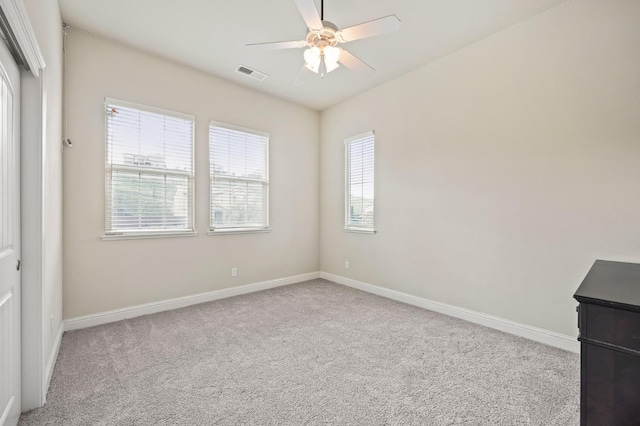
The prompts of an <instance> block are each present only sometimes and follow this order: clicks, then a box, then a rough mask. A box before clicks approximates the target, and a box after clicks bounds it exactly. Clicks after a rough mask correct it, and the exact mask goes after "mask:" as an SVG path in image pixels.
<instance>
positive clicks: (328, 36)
mask: <svg viewBox="0 0 640 426" xmlns="http://www.w3.org/2000/svg"><path fill="white" fill-rule="evenodd" d="M337 32H338V27H337V26H336V25H335V24H334V23H333V22H329V21H322V28H321V29H319V30H312V31H309V34H307V39H306V41H307V44H308V45H309V46H312V47H313V46H315V47H318V48H320V49H323V48H324V47H326V46H332V47H335V45H336V44H338V42H339V40H338V37H337V36H336V33H337Z"/></svg>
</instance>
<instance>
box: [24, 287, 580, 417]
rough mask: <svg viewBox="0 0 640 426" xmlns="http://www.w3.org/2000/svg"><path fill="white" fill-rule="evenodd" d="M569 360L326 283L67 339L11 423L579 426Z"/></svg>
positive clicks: (572, 359)
mask: <svg viewBox="0 0 640 426" xmlns="http://www.w3.org/2000/svg"><path fill="white" fill-rule="evenodd" d="M578 419H579V359H578V355H576V354H573V353H568V352H564V351H562V350H559V349H555V348H552V347H549V346H545V345H542V344H538V343H535V342H532V341H528V340H526V339H522V338H518V337H515V336H512V335H509V334H505V333H501V332H499V331H495V330H492V329H488V328H485V327H481V326H478V325H475V324H471V323H468V322H465V321H462V320H458V319H455V318H450V317H447V316H444V315H440V314H437V313H433V312H430V311H426V310H423V309H420V308H416V307H412V306H408V305H404V304H402V303H397V302H394V301H390V300H387V299H383V298H380V297H377V296H373V295H370V294H367V293H363V292H360V291H357V290H353V289H350V288H346V287H343V286H340V285H337V284H333V283H329V282H327V281H323V280H315V281H309V282H305V283H301V284H295V285H290V286H286V287H280V288H276V289H272V290H267V291H263V292H259V293H253V294H249V295H244V296H239V297H234V298H230V299H224V300H219V301H216V302H211V303H206V304H202V305H197V306H192V307H188V308H184V309H179V310H175V311H171V312H163V313H159V314H154V315H148V316H144V317H140V318H135V319H131V320H126V321H121V322H117V323H113V324H107V325H103V326H98V327H94V328H90V329H84V330H78V331H72V332H67V333H65V334H64V338H63V340H62V347H61V349H60V355H59V357H58V361H57V363H56V366H55V370H54V374H53V379H52V382H51V388H50V390H49V394H48V401H47V404H46V405H45V407H43V408H41V409H37V410H34V411H31V412H30V413H27V414H25V415H23V416H22V418H21V419H20V423H19V424H20V425H23V426H27V425H54V424H55V425H216V424H223V425H236V424H251V425H275V424H278V425H281V424H284V425H302V424H332V425H351V424H355V425H457V424H466V425H509V426H511V425H545V426H549V425H577V424H578Z"/></svg>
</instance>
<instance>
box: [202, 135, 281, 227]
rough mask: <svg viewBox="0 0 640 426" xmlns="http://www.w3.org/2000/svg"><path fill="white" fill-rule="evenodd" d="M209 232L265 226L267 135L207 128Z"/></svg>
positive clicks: (267, 209) (266, 206)
mask: <svg viewBox="0 0 640 426" xmlns="http://www.w3.org/2000/svg"><path fill="white" fill-rule="evenodd" d="M209 167H210V176H211V194H210V215H209V216H210V219H209V225H210V229H211V231H233V230H237V231H241V230H247V231H251V230H261V229H267V228H268V227H269V135H268V134H266V133H262V132H257V131H254V130H249V129H242V128H239V127H235V126H230V125H227V124H220V123H211V126H210V127H209Z"/></svg>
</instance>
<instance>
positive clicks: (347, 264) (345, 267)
mask: <svg viewBox="0 0 640 426" xmlns="http://www.w3.org/2000/svg"><path fill="white" fill-rule="evenodd" d="M344 269H349V261H348V260H345V261H344Z"/></svg>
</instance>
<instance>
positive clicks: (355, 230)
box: [344, 228, 378, 235]
mask: <svg viewBox="0 0 640 426" xmlns="http://www.w3.org/2000/svg"><path fill="white" fill-rule="evenodd" d="M344 231H345V232H352V233H354V234H371V235H373V234H375V233H377V232H378V231H376V230H375V229H365V228H344Z"/></svg>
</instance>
